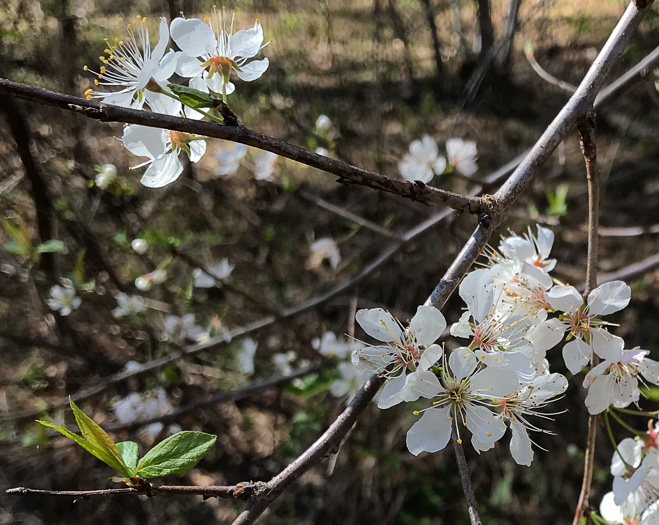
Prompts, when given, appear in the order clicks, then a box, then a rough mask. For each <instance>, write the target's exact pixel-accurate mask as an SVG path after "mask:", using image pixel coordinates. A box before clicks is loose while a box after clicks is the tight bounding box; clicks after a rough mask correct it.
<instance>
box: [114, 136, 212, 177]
mask: <svg viewBox="0 0 659 525" xmlns="http://www.w3.org/2000/svg"><path fill="white" fill-rule="evenodd" d="M122 140H123V144H124V147H125V148H126V149H127V150H128V151H130V152H131V153H133V154H134V155H137V156H138V157H147V158H148V159H149V160H147V161H145V162H143V163H142V164H139V165H138V166H134V167H132V168H131V169H135V168H140V167H142V166H147V165H148V168H147V169H146V171H145V172H144V175H142V179H141V181H140V182H141V183H142V184H143V185H144V186H146V187H148V188H161V187H163V186H166V185H167V184H170V183H172V182H174V181H175V180H176V179H177V178H178V177H179V176H180V175H181V173H182V172H183V164H182V163H181V161H180V160H179V155H180V153H181V151H185V152H186V153H187V155H188V157H189V158H190V161H191V162H199V160H200V159H201V157H203V155H204V153H205V152H206V141H205V140H202V139H200V138H198V137H197V136H195V135H191V134H190V133H184V132H181V131H169V130H167V129H159V128H150V127H148V126H140V125H139V124H131V125H130V126H126V128H124V135H123V139H122Z"/></svg>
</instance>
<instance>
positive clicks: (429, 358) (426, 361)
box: [417, 345, 444, 371]
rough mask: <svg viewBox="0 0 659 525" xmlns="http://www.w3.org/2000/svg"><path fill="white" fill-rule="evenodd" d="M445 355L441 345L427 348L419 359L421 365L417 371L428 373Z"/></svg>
mask: <svg viewBox="0 0 659 525" xmlns="http://www.w3.org/2000/svg"><path fill="white" fill-rule="evenodd" d="M442 355H444V349H443V348H442V347H441V346H439V345H430V346H429V347H428V348H426V349H425V350H424V352H423V354H421V359H419V364H418V366H417V370H422V371H426V370H428V369H429V368H430V367H431V366H432V365H434V364H435V363H436V362H437V361H439V360H440V359H441V358H442Z"/></svg>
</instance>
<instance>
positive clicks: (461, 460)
mask: <svg viewBox="0 0 659 525" xmlns="http://www.w3.org/2000/svg"><path fill="white" fill-rule="evenodd" d="M456 424H457V421H456V420H453V421H452V426H453V428H452V429H451V443H452V444H453V450H454V452H455V461H456V462H457V464H458V473H459V474H460V481H461V482H462V492H464V495H465V500H466V502H467V511H468V512H469V521H470V522H471V525H481V518H480V516H479V514H478V505H477V502H476V495H475V494H474V490H473V489H472V488H471V477H470V476H469V467H468V466H467V458H466V457H465V451H464V449H463V448H462V442H461V441H460V440H459V439H458V433H457V432H456V430H455V425H456Z"/></svg>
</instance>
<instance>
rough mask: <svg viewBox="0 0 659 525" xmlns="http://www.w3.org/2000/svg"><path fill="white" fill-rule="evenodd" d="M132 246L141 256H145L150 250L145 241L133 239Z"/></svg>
mask: <svg viewBox="0 0 659 525" xmlns="http://www.w3.org/2000/svg"><path fill="white" fill-rule="evenodd" d="M130 245H131V246H132V248H133V250H135V253H138V254H139V255H144V254H145V253H146V250H147V249H148V248H149V244H148V243H147V242H146V241H145V240H144V239H133V241H132V242H131V243H130Z"/></svg>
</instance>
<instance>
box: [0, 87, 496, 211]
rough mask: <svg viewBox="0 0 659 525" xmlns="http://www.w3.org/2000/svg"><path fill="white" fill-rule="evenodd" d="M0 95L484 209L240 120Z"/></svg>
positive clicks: (54, 96)
mask: <svg viewBox="0 0 659 525" xmlns="http://www.w3.org/2000/svg"><path fill="white" fill-rule="evenodd" d="M0 95H8V96H14V97H17V98H22V99H25V100H30V101H32V102H37V103H39V104H45V105H50V106H55V107H59V108H61V109H66V110H68V111H74V112H76V113H81V114H82V115H84V116H86V117H88V118H92V119H96V120H100V121H102V122H124V123H127V124H140V125H143V126H149V127H154V128H163V129H169V130H175V131H183V132H186V133H194V134H197V135H203V136H206V137H212V138H218V139H224V140H231V141H233V142H240V143H241V144H246V145H247V146H252V147H255V148H259V149H262V150H265V151H270V152H272V153H276V154H277V155H280V156H282V157H286V158H289V159H291V160H294V161H297V162H300V163H302V164H306V165H307V166H311V167H313V168H318V169H319V170H322V171H325V172H327V173H331V174H332V175H336V176H337V177H338V180H337V182H340V183H342V184H356V185H360V186H368V187H369V188H373V189H377V190H381V191H386V192H389V193H394V194H396V195H401V196H403V197H407V198H408V199H412V200H415V201H418V202H421V203H423V204H428V205H430V204H442V205H445V206H448V207H450V208H453V209H456V210H460V211H466V212H469V213H481V212H483V211H485V210H486V208H487V207H486V205H485V204H484V202H483V201H482V200H481V199H480V198H478V197H474V196H466V195H460V194H457V193H453V192H451V191H447V190H442V189H439V188H434V187H432V186H427V185H426V184H424V183H423V182H421V181H414V182H407V181H402V180H398V179H393V178H390V177H386V176H385V175H380V174H378V173H373V172H371V171H368V170H365V169H362V168H358V167H356V166H352V165H350V164H346V163H344V162H341V161H338V160H335V159H330V158H329V157H325V156H323V155H317V154H316V153H312V152H310V151H307V150H305V149H303V148H300V147H298V146H294V145H293V144H289V143H287V142H284V141H282V140H278V139H275V138H273V137H269V136H267V135H263V134H261V133H257V132H256V131H252V130H251V129H249V128H246V127H244V126H242V125H241V124H235V125H221V124H217V123H215V122H205V121H197V120H190V119H185V118H181V117H172V116H169V115H163V114H160V113H149V112H146V111H139V110H135V109H128V108H121V107H119V106H112V105H110V104H99V103H97V102H95V101H92V100H87V99H84V98H79V97H72V96H70V95H63V94H61V93H55V92H53V91H48V90H45V89H39V88H34V87H30V86H26V85H24V84H19V83H17V82H12V81H11V80H7V79H3V78H0Z"/></svg>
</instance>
